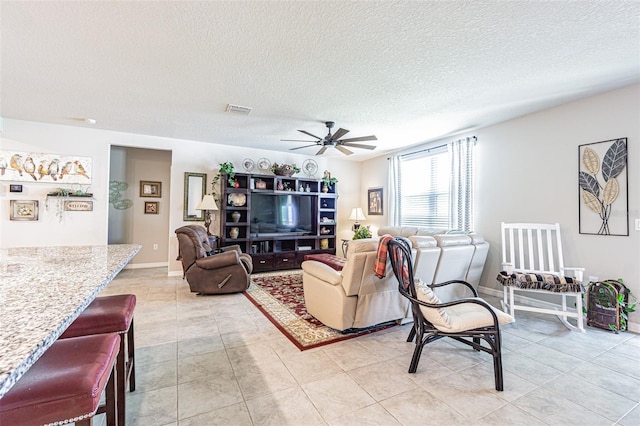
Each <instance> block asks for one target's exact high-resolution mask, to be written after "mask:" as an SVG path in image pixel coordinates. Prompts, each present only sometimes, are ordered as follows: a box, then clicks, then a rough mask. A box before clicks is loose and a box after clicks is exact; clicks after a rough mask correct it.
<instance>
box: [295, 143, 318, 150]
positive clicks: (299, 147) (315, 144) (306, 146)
mask: <svg viewBox="0 0 640 426" xmlns="http://www.w3.org/2000/svg"><path fill="white" fill-rule="evenodd" d="M310 146H318V144H317V143H314V144H311V145H305V146H298V147H295V148H289V151H295V150H296V149H302V148H309V147H310Z"/></svg>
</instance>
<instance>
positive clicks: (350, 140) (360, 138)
mask: <svg viewBox="0 0 640 426" xmlns="http://www.w3.org/2000/svg"><path fill="white" fill-rule="evenodd" d="M377 140H378V138H376V137H375V136H373V135H371V136H360V137H359V138H350V139H343V140H341V141H340V142H364V141H377Z"/></svg>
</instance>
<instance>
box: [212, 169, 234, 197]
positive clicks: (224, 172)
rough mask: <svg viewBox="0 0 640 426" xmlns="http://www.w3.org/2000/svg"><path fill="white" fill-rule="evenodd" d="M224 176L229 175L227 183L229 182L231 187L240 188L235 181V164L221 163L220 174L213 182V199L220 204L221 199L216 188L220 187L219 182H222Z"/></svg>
mask: <svg viewBox="0 0 640 426" xmlns="http://www.w3.org/2000/svg"><path fill="white" fill-rule="evenodd" d="M224 175H227V182H229V186H231V187H234V188H237V187H238V181H236V180H235V176H236V172H235V171H234V170H233V163H232V162H231V161H226V162H224V163H220V168H219V169H218V173H217V174H216V175H215V176H214V177H213V179H212V180H211V195H213V198H214V199H215V200H216V202H220V199H219V198H218V197H217V194H216V187H217V186H218V182H220V179H221V178H222V176H224Z"/></svg>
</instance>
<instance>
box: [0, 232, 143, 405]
mask: <svg viewBox="0 0 640 426" xmlns="http://www.w3.org/2000/svg"><path fill="white" fill-rule="evenodd" d="M140 248H141V246H139V245H137V244H113V245H104V246H64V247H20V248H9V249H0V398H1V397H2V396H3V395H4V394H5V393H7V391H8V390H9V389H10V388H11V387H12V386H13V385H14V384H15V383H16V382H17V381H18V379H19V378H20V377H22V375H23V374H24V373H25V371H27V370H28V369H29V367H31V365H33V364H34V363H35V362H36V361H37V360H38V358H40V356H41V355H42V354H43V353H44V352H45V351H46V349H47V348H48V347H49V346H51V344H53V342H55V341H56V339H57V338H58V337H59V336H60V335H61V334H62V333H63V332H64V330H66V328H67V327H68V326H69V324H71V323H72V322H73V320H75V319H76V318H77V317H78V315H80V313H81V312H82V311H83V310H84V309H85V308H86V307H87V306H88V305H89V303H91V301H92V300H93V299H94V298H95V297H96V296H97V295H98V293H100V291H102V289H103V288H104V287H105V286H106V285H107V284H108V283H109V282H110V281H111V280H112V279H113V278H114V277H115V276H116V275H117V274H118V272H120V271H121V270H122V268H124V266H125V265H126V264H127V263H129V261H130V260H131V259H132V258H133V256H135V255H136V253H138V251H140Z"/></svg>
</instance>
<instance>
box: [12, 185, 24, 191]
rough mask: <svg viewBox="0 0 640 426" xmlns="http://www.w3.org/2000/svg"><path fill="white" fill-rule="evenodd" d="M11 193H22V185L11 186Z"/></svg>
mask: <svg viewBox="0 0 640 426" xmlns="http://www.w3.org/2000/svg"><path fill="white" fill-rule="evenodd" d="M9 192H22V185H14V184H10V185H9Z"/></svg>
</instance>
